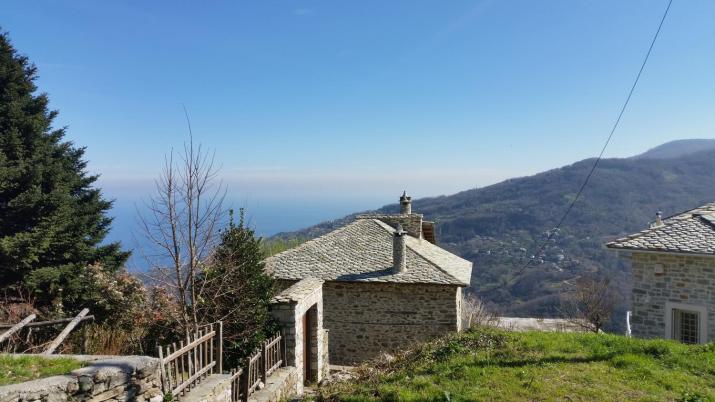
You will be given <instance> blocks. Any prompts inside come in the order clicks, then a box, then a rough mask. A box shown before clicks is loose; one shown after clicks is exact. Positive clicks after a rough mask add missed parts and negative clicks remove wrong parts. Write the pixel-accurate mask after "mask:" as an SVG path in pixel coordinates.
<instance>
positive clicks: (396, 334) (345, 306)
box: [323, 282, 461, 365]
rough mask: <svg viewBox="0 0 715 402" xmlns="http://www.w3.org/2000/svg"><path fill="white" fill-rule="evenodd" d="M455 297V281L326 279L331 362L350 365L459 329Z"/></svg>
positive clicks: (457, 298) (457, 296)
mask: <svg viewBox="0 0 715 402" xmlns="http://www.w3.org/2000/svg"><path fill="white" fill-rule="evenodd" d="M460 296H461V288H460V287H458V286H447V285H422V284H394V283H379V282H371V283H370V282H326V283H325V284H324V285H323V299H324V304H323V314H324V326H325V328H326V329H328V330H329V331H330V345H329V354H330V363H331V364H338V365H351V364H354V363H357V362H361V361H364V360H367V359H370V358H373V357H375V356H377V355H379V354H380V352H392V351H395V350H397V349H401V348H404V347H406V346H409V345H411V344H413V343H415V342H421V341H425V340H428V339H430V338H434V337H436V336H439V335H443V334H445V333H447V332H450V331H458V330H460V327H461V323H460V321H461V320H460V317H459V309H460V305H461V303H460V299H461V298H460Z"/></svg>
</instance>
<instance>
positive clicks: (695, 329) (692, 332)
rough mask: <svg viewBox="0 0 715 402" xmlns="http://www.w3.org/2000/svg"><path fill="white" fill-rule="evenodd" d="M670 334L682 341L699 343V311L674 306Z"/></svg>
mask: <svg viewBox="0 0 715 402" xmlns="http://www.w3.org/2000/svg"><path fill="white" fill-rule="evenodd" d="M672 336H673V339H676V340H679V341H680V342H683V343H692V344H694V343H700V313H698V312H697V311H689V310H681V309H677V308H674V309H673V334H672Z"/></svg>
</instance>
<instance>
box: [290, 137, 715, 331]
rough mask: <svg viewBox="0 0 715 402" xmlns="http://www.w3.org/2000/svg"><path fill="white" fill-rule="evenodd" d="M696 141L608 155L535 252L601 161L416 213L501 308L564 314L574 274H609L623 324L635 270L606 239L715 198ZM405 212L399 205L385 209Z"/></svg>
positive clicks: (709, 153) (319, 230)
mask: <svg viewBox="0 0 715 402" xmlns="http://www.w3.org/2000/svg"><path fill="white" fill-rule="evenodd" d="M693 141H697V144H699V145H697V146H695V145H694V144H696V142H692V141H687V142H680V141H677V142H673V143H668V144H664V145H663V146H660V147H656V148H654V149H653V150H650V151H648V152H646V153H644V154H641V155H639V156H638V157H633V158H625V159H604V160H602V161H601V163H600V165H599V169H598V170H597V171H596V174H595V175H594V176H593V178H592V179H591V182H590V184H589V186H588V188H587V189H586V190H585V192H584V193H583V195H582V198H581V199H580V200H579V201H578V202H577V203H576V206H575V207H574V209H573V211H572V213H571V214H570V215H569V217H568V219H567V220H566V222H565V223H564V225H563V227H562V228H561V230H560V231H559V233H558V234H557V235H555V236H554V237H553V238H552V240H551V242H550V243H549V244H548V246H547V247H546V249H545V251H544V253H543V254H541V255H534V254H535V253H536V249H537V247H538V245H539V244H540V243H541V242H543V240H544V239H545V238H546V236H547V234H548V232H549V230H551V229H552V228H553V226H554V225H555V224H556V222H557V221H558V219H559V217H560V216H561V215H562V214H563V212H564V211H565V209H566V208H567V206H568V204H569V202H570V201H571V200H572V199H573V197H574V196H575V193H576V191H577V190H578V188H579V186H580V185H581V183H582V181H583V179H584V177H585V176H586V174H587V173H588V171H589V169H590V168H591V166H592V165H593V161H594V160H593V159H586V160H582V161H580V162H576V163H574V164H572V165H568V166H564V167H561V168H557V169H553V170H549V171H546V172H543V173H539V174H536V175H533V176H528V177H520V178H514V179H509V180H506V181H503V182H501V183H497V184H494V185H491V186H487V187H484V188H479V189H471V190H466V191H462V192H459V193H456V194H453V195H449V196H440V197H433V198H422V199H417V200H414V201H413V208H412V209H413V211H415V212H419V213H423V214H425V218H426V219H429V220H434V221H436V222H437V241H438V243H439V244H440V245H441V246H442V247H444V248H446V249H448V250H450V251H452V252H454V253H456V254H458V255H460V256H462V257H463V258H466V259H469V260H471V261H473V262H474V270H473V278H472V285H471V289H472V290H473V291H476V292H477V293H479V294H480V295H481V296H482V297H483V298H485V299H487V300H488V301H490V302H492V303H493V305H494V306H496V307H498V309H499V310H500V312H502V313H504V314H509V315H514V316H537V317H538V316H556V315H558V314H559V306H560V304H559V294H560V293H562V292H563V290H564V289H565V288H567V287H568V286H569V284H570V283H571V280H573V279H574V278H576V277H578V276H579V275H582V274H585V273H589V272H600V273H602V274H604V275H607V276H609V277H610V278H611V280H612V283H615V284H617V286H618V288H619V291H620V293H621V296H622V299H623V303H622V310H623V311H620V312H619V313H618V314H617V315H616V317H615V318H614V320H617V321H618V322H620V321H622V319H623V315H622V313H623V312H624V311H625V309H626V308H627V306H628V302H627V300H628V297H629V291H630V283H629V281H630V278H629V272H628V269H629V266H628V264H626V263H625V262H624V261H623V260H619V259H618V258H617V255H616V254H615V253H614V252H611V251H607V250H605V249H604V247H603V245H604V244H605V243H606V242H607V241H609V240H612V239H614V238H616V237H619V236H622V235H625V234H629V233H633V232H636V231H639V230H642V229H644V228H646V227H647V226H648V223H649V222H651V221H653V220H654V218H655V212H656V211H663V213H664V214H665V215H672V214H675V213H678V212H681V211H683V210H687V209H690V208H694V207H697V206H699V205H702V204H705V203H707V202H712V201H714V200H715V140H713V142H710V141H707V140H706V141H701V140H693ZM711 145H712V146H711ZM699 147H701V148H699ZM397 210H398V206H397V204H392V205H387V206H384V207H382V208H380V209H378V210H377V211H376V212H382V213H391V212H396V211H397ZM352 219H354V215H350V216H347V217H345V218H343V219H339V220H336V221H331V222H324V223H321V224H318V225H315V226H312V227H310V228H307V229H304V230H302V231H298V232H292V233H282V234H279V235H277V236H278V237H282V238H291V237H309V238H312V237H315V236H318V235H320V234H323V233H326V232H328V231H330V230H332V229H335V228H337V227H339V226H342V225H343V224H345V223H346V222H349V221H350V220H352ZM529 260H531V261H532V265H530V267H529V268H528V270H526V271H525V272H524V273H523V275H520V276H519V277H518V278H513V279H514V280H513V282H511V283H510V284H509V285H508V286H500V284H501V283H503V282H504V281H505V279H507V278H511V276H512V274H513V273H514V272H517V271H519V270H520V268H521V267H523V266H524V265H525V263H526V262H527V261H529ZM495 288H496V290H494V289H495ZM614 325H615V327H618V326H619V325H618V323H615V324H614Z"/></svg>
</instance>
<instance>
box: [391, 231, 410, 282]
mask: <svg viewBox="0 0 715 402" xmlns="http://www.w3.org/2000/svg"><path fill="white" fill-rule="evenodd" d="M406 235H407V232H405V231H404V230H402V225H400V224H398V225H397V229H396V230H395V234H394V236H393V238H392V272H393V273H396V274H397V273H400V272H405V270H406V269H407V263H406V261H405V256H406V254H407V236H406Z"/></svg>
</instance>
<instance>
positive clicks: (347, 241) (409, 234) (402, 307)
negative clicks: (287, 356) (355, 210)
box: [266, 194, 472, 365]
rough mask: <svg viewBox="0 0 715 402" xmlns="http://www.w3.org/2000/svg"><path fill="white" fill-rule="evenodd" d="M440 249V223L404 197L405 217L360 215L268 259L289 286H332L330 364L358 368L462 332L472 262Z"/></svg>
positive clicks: (326, 307)
mask: <svg viewBox="0 0 715 402" xmlns="http://www.w3.org/2000/svg"><path fill="white" fill-rule="evenodd" d="M435 243H436V238H435V227H434V223H433V222H428V221H425V220H424V219H423V216H422V215H421V214H416V213H413V212H412V205H411V199H410V197H408V196H406V195H405V194H403V195H402V197H400V213H399V214H394V215H388V214H386V215H364V216H359V217H358V218H357V219H356V220H355V221H354V222H352V223H350V224H348V225H345V226H343V227H341V228H339V229H337V230H334V231H332V232H330V233H327V234H325V235H323V236H320V237H318V238H316V239H313V240H310V241H308V242H306V243H303V244H301V245H299V246H298V247H296V248H294V249H291V250H288V251H285V252H283V253H280V254H277V255H275V256H273V257H271V258H269V259H267V261H266V269H267V270H268V272H269V273H271V274H272V275H273V276H274V277H275V278H277V279H279V280H280V281H281V282H284V283H285V285H289V284H292V283H295V282H297V281H299V280H301V279H304V278H318V279H323V280H325V284H324V287H323V322H324V327H325V328H326V329H328V330H329V355H330V363H331V364H339V365H350V364H354V363H357V362H361V361H364V360H366V359H369V358H372V357H375V356H377V355H378V354H379V353H380V352H392V351H395V350H398V349H400V348H404V347H405V346H408V345H410V344H412V343H414V342H419V341H424V340H427V339H430V338H433V337H436V336H439V335H443V334H445V333H447V332H450V331H459V330H461V308H462V292H463V289H464V288H465V287H467V286H469V283H470V279H471V275H472V263H471V262H469V261H467V260H464V259H462V258H460V257H458V256H456V255H454V254H452V253H450V252H448V251H446V250H444V249H442V248H440V247H438V246H437V245H436V244H435Z"/></svg>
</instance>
